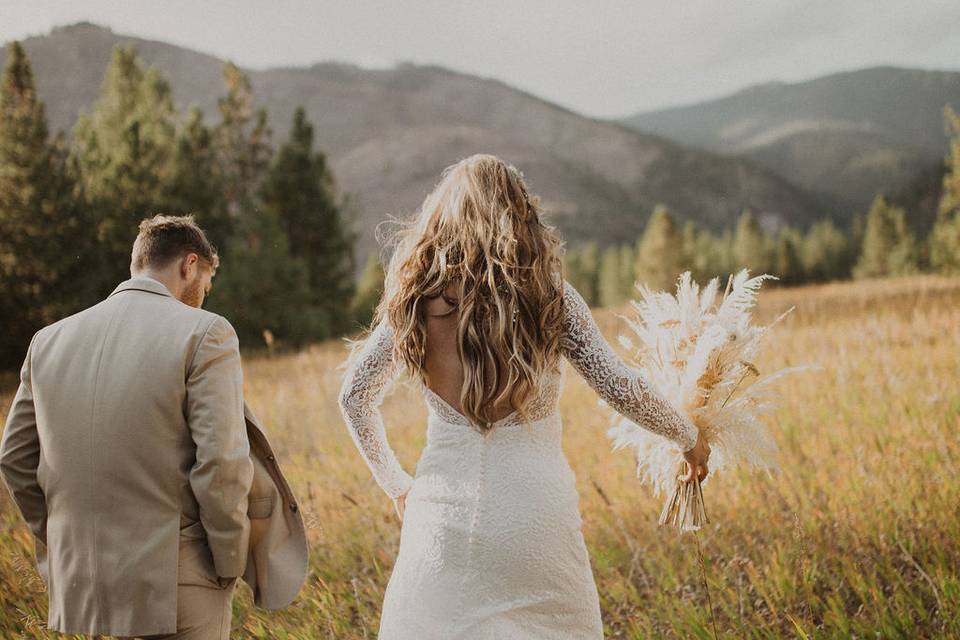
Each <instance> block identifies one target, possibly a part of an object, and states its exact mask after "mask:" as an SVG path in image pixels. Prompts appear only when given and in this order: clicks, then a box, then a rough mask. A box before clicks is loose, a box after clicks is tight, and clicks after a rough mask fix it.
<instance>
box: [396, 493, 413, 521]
mask: <svg viewBox="0 0 960 640" xmlns="http://www.w3.org/2000/svg"><path fill="white" fill-rule="evenodd" d="M407 493H410V492H409V491H407ZM407 493H405V494H403V495H401V496H397V497H396V498H395V499H394V500H393V508H394V509H395V510H396V512H397V517H398V518H400V522H403V510H404V508H406V506H407Z"/></svg>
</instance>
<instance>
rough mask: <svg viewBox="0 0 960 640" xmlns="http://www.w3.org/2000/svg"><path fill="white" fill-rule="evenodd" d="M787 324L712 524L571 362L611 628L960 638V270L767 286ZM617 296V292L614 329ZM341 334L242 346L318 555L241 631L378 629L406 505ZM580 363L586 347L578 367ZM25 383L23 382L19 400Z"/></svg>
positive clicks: (30, 579) (34, 632) (582, 480)
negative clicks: (759, 427)
mask: <svg viewBox="0 0 960 640" xmlns="http://www.w3.org/2000/svg"><path fill="white" fill-rule="evenodd" d="M791 305H796V310H795V311H794V312H793V314H791V315H790V316H788V318H787V319H786V320H785V321H784V322H783V323H782V324H781V325H779V326H778V327H777V328H776V329H774V331H773V334H772V336H770V342H769V343H768V347H770V348H768V349H767V351H766V352H765V354H764V356H763V357H762V358H761V359H760V360H759V362H758V363H757V364H758V365H759V367H760V370H761V372H764V371H770V370H772V369H774V368H780V367H783V366H789V365H796V364H801V363H816V364H820V365H822V366H823V367H825V369H824V371H821V372H813V373H810V372H805V373H800V374H796V375H794V376H790V377H788V378H785V379H784V380H783V381H782V382H781V383H780V387H779V389H780V390H781V391H782V396H783V400H782V403H781V408H780V410H779V412H778V413H777V414H776V415H775V419H774V420H773V421H772V422H771V428H772V429H773V430H774V432H775V434H776V438H777V441H778V442H779V444H780V446H781V450H782V457H781V463H782V466H783V473H782V474H779V475H776V476H774V477H768V476H766V475H751V474H747V473H739V472H731V473H728V474H716V475H713V476H711V479H710V481H708V483H707V485H706V487H705V490H704V493H705V496H706V500H707V505H708V508H709V513H710V516H711V519H712V524H711V525H710V526H709V527H707V528H705V529H704V530H703V531H702V532H701V533H700V534H699V539H700V542H701V544H702V548H703V554H704V558H705V569H706V581H707V584H708V586H709V589H708V590H707V589H704V586H703V581H702V577H701V572H700V566H699V564H698V562H697V553H696V549H697V547H696V538H695V537H694V536H692V535H684V536H682V537H681V536H679V535H678V534H677V533H675V532H674V531H673V530H668V529H660V528H658V527H657V525H656V520H657V516H658V514H659V508H660V500H659V499H655V498H653V497H652V496H651V495H650V492H649V490H648V489H647V488H646V487H641V486H639V485H638V482H637V480H636V478H635V477H634V469H633V464H632V461H631V459H630V455H629V453H627V452H626V451H621V452H617V453H612V452H611V451H610V446H609V441H608V440H607V439H606V436H605V429H606V425H607V418H606V417H605V415H604V414H603V413H602V412H600V411H597V398H596V395H595V394H594V393H593V391H592V390H591V389H590V388H589V387H588V386H587V385H586V384H585V383H584V382H583V381H582V380H581V379H580V378H579V377H578V376H577V375H576V374H575V372H573V371H572V370H571V371H569V372H568V377H567V386H566V389H565V393H564V396H563V398H562V404H561V412H562V415H563V420H564V425H565V434H564V448H565V450H566V452H567V455H568V458H569V459H570V464H571V466H572V467H573V469H574V471H575V472H576V474H577V478H578V483H579V488H580V495H581V503H580V506H581V510H582V512H583V516H584V535H585V537H586V540H587V545H588V547H589V549H590V553H591V558H592V562H593V569H594V574H595V576H596V580H597V585H598V587H599V590H600V597H601V605H602V608H603V619H604V624H605V627H606V635H607V637H609V638H648V637H651V638H659V637H682V638H686V637H698V638H710V637H713V630H712V625H711V615H710V607H709V604H708V593H709V600H710V601H711V602H712V605H713V609H714V611H715V616H716V628H717V632H718V635H719V636H720V637H724V638H780V637H787V638H939V637H960V479H958V477H957V474H958V471H960V437H958V436H960V279H956V278H954V279H946V278H939V277H932V276H924V277H916V278H905V279H896V280H884V281H869V282H860V283H838V284H830V285H823V286H813V287H803V288H796V289H779V290H777V289H772V288H771V289H769V290H764V291H762V292H761V295H760V308H759V310H758V319H759V321H761V322H767V321H769V320H771V319H772V318H773V317H775V316H776V314H778V313H780V312H781V311H783V310H785V309H786V308H788V307H789V306H791ZM617 311H620V312H623V311H625V309H620V310H598V311H597V312H596V315H597V318H598V321H599V322H600V324H601V326H602V327H603V329H604V331H605V332H606V334H607V336H608V338H610V339H611V341H614V338H615V336H616V334H617V332H618V331H619V329H620V326H619V323H620V322H621V321H620V320H619V319H618V318H617V317H616V315H615V312H617ZM344 353H345V351H344V349H343V346H342V345H341V344H340V343H330V344H326V345H321V346H317V347H314V348H312V349H310V350H308V351H305V352H302V353H299V354H295V355H289V356H278V357H276V358H259V359H252V360H250V361H248V362H247V363H246V364H245V375H246V391H247V396H248V399H249V401H250V402H251V404H252V406H253V407H254V409H255V410H256V411H257V413H258V415H259V416H260V417H261V418H262V419H263V420H264V422H265V423H266V425H267V426H268V428H269V431H270V433H271V438H272V441H273V442H274V444H275V446H276V448H277V449H278V450H279V453H280V454H281V459H282V460H283V461H284V463H285V464H284V467H285V469H286V471H287V473H288V475H289V477H290V478H291V481H292V482H293V484H294V486H295V489H296V490H297V491H298V493H299V494H300V496H301V502H302V504H303V506H304V510H305V514H306V516H307V521H308V525H309V528H310V540H311V543H312V571H311V574H310V576H309V582H308V584H307V586H306V587H305V589H304V591H303V592H302V594H301V597H300V598H299V600H298V601H297V603H296V604H295V605H293V606H292V607H290V608H289V609H287V610H285V611H282V612H267V611H261V610H257V609H255V608H253V607H252V606H251V603H250V598H249V592H248V591H247V590H246V588H245V587H244V588H243V590H241V591H240V592H239V597H238V598H237V600H236V602H235V605H234V634H233V637H236V638H279V639H284V638H291V639H292V638H298V639H308V638H309V639H313V638H338V639H340V638H343V639H353V638H375V637H376V633H377V624H378V616H379V608H380V602H381V598H382V595H383V589H384V586H385V585H386V582H387V578H388V577H389V575H390V568H391V566H392V563H393V560H394V554H395V553H396V550H397V544H398V535H399V524H398V522H397V520H396V518H395V516H394V514H393V509H392V506H391V503H390V501H389V500H388V499H387V498H386V497H385V496H384V495H383V494H382V493H381V492H380V490H379V489H378V487H377V486H376V485H375V484H374V482H373V480H372V479H371V477H370V474H369V473H368V471H367V468H366V466H365V465H364V463H363V461H362V460H361V458H360V457H359V455H358V454H357V452H356V450H355V449H354V447H353V444H352V442H351V440H350V438H349V435H348V434H347V432H346V429H345V427H344V425H343V422H342V421H341V419H340V415H339V412H338V410H337V406H336V401H335V399H336V392H337V388H338V380H337V373H336V372H335V371H334V367H335V365H336V364H338V363H339V362H340V361H341V360H342V358H343V356H344ZM565 366H569V365H565ZM11 395H12V390H11V389H5V390H4V391H3V393H2V395H0V409H2V410H4V411H5V410H6V407H7V406H8V405H9V402H10V399H11ZM383 409H384V415H385V419H386V422H387V426H388V430H389V435H390V439H391V443H392V445H393V446H394V448H395V449H396V450H397V452H398V455H399V457H400V459H401V460H402V461H403V462H404V463H405V465H406V466H407V469H408V470H410V471H411V472H412V471H413V469H414V467H415V464H416V461H417V456H418V452H419V451H420V449H421V448H422V447H423V446H424V438H425V420H426V408H425V405H424V402H423V400H422V398H420V397H418V396H417V395H416V394H415V393H414V391H413V389H412V387H400V388H398V390H397V391H396V392H395V393H394V394H393V395H391V396H389V397H388V398H387V399H386V401H385V402H384V405H383ZM3 493H4V495H3V497H2V498H0V579H2V584H3V587H2V590H0V605H2V608H0V637H3V638H20V637H28V638H32V637H47V636H48V635H49V634H45V633H44V632H43V630H42V628H43V625H42V621H43V620H45V612H46V597H45V594H44V593H43V591H42V587H43V585H42V583H41V582H40V581H39V578H37V577H36V574H35V572H34V570H33V567H32V564H31V562H32V543H31V542H30V540H29V537H28V534H27V532H26V529H25V527H24V526H23V525H22V523H21V522H20V520H19V518H18V516H17V514H16V513H15V510H14V509H13V507H12V504H11V502H10V501H9V499H8V498H7V496H6V495H5V492H3Z"/></svg>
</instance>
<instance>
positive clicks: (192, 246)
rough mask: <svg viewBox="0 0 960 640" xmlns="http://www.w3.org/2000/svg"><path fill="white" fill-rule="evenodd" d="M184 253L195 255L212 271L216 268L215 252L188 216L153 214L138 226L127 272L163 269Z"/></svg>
mask: <svg viewBox="0 0 960 640" xmlns="http://www.w3.org/2000/svg"><path fill="white" fill-rule="evenodd" d="M188 253H195V254H197V255H198V256H200V257H201V258H202V259H203V260H205V261H206V262H207V263H208V264H209V265H210V267H211V268H213V269H216V268H217V267H218V266H219V265H220V258H219V257H218V256H217V250H216V249H215V248H214V246H213V245H212V244H210V241H209V240H208V239H207V234H205V233H204V232H203V229H201V228H200V227H199V226H198V225H197V223H196V222H195V221H194V220H193V216H192V215H187V216H164V215H156V216H153V217H152V218H146V219H144V220H143V221H142V222H141V223H140V233H139V234H137V239H136V240H135V241H134V243H133V254H132V255H131V258H130V270H131V271H142V270H143V269H146V268H147V267H155V268H163V267H165V266H167V265H168V264H170V262H171V261H173V260H176V259H178V258H182V257H183V256H185V255H187V254H188Z"/></svg>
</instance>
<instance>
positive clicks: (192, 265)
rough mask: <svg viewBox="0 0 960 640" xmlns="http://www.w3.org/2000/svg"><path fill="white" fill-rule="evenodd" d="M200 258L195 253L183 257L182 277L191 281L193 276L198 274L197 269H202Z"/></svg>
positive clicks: (181, 262) (181, 264)
mask: <svg viewBox="0 0 960 640" xmlns="http://www.w3.org/2000/svg"><path fill="white" fill-rule="evenodd" d="M199 263H200V256H198V255H197V254H195V253H188V254H187V255H185V256H183V260H181V261H180V276H181V277H182V278H183V279H184V280H191V279H192V278H191V276H193V275H194V274H196V272H197V269H199V268H200V264H199Z"/></svg>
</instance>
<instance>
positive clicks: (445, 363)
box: [424, 284, 513, 422]
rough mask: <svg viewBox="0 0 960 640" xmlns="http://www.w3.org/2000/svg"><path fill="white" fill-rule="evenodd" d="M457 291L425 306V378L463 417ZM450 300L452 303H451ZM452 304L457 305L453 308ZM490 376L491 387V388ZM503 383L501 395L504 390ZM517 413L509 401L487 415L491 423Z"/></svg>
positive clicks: (452, 287) (439, 297)
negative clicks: (513, 412)
mask: <svg viewBox="0 0 960 640" xmlns="http://www.w3.org/2000/svg"><path fill="white" fill-rule="evenodd" d="M456 295H457V294H456V288H455V286H454V284H451V285H449V286H448V287H447V290H446V291H444V293H443V295H441V296H437V297H435V298H428V299H427V300H426V302H425V304H424V309H425V314H424V315H425V316H426V333H427V346H426V363H425V366H424V376H425V377H426V380H427V387H428V388H429V389H430V390H431V391H433V392H434V393H435V394H437V395H438V396H440V398H441V399H443V400H444V401H445V402H446V403H447V404H449V405H450V406H451V407H453V408H454V409H456V410H457V411H460V412H461V413H463V410H462V407H461V406H460V389H462V388H463V364H462V363H461V361H460V355H459V352H458V350H457V324H458V322H459V319H460V311H459V309H458V308H457V306H456ZM448 300H449V301H450V302H448ZM451 302H452V303H453V304H451ZM500 365H501V367H500V368H501V370H505V369H506V365H505V363H502V362H501V363H500ZM491 382H492V381H491V380H490V378H489V376H488V379H487V384H491ZM503 387H504V385H503V383H501V384H500V386H499V388H498V389H497V393H500V391H502V390H503ZM512 411H513V407H511V406H510V404H509V402H508V401H507V400H503V401H502V402H500V403H497V404H494V405H493V407H492V411H488V412H486V415H487V416H488V419H489V420H490V421H491V422H495V421H497V420H500V419H501V418H504V417H506V416H508V415H509V414H510V413H511V412H512Z"/></svg>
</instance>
